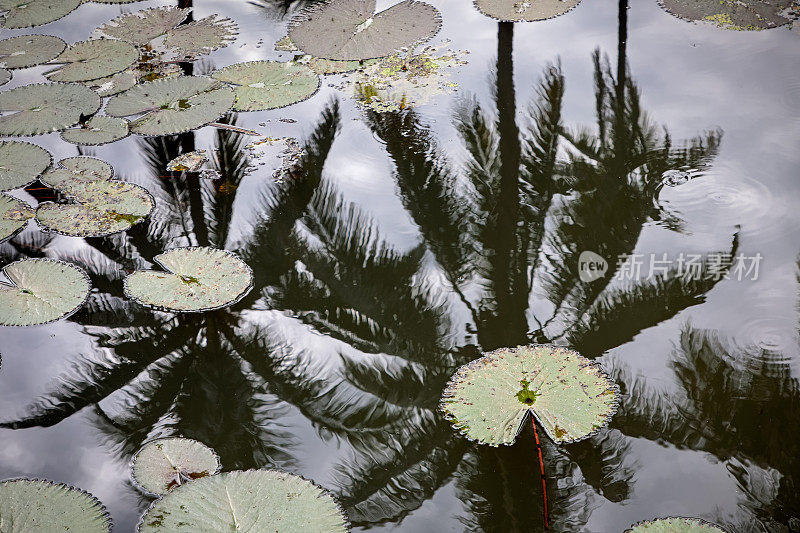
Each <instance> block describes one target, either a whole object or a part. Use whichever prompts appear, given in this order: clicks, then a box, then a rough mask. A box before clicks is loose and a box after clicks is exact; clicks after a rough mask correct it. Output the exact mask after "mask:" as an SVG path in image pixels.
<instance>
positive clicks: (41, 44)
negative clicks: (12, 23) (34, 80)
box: [0, 35, 67, 69]
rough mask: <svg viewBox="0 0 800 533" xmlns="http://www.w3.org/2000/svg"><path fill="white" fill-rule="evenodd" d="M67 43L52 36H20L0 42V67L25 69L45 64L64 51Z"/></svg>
mask: <svg viewBox="0 0 800 533" xmlns="http://www.w3.org/2000/svg"><path fill="white" fill-rule="evenodd" d="M66 47H67V43H65V42H64V41H62V40H61V39H59V38H58V37H54V36H52V35H20V36H19V37H11V38H10V39H3V40H2V41H0V67H4V68H8V69H14V68H27V67H33V66H36V65H41V64H42V63H47V62H48V61H50V60H52V59H53V58H55V57H57V56H58V54H60V53H61V52H63V51H64V48H66Z"/></svg>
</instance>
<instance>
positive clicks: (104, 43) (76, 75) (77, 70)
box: [45, 39, 139, 81]
mask: <svg viewBox="0 0 800 533" xmlns="http://www.w3.org/2000/svg"><path fill="white" fill-rule="evenodd" d="M137 59H139V50H137V49H136V47H135V46H133V45H132V44H130V43H127V42H125V41H116V40H113V39H92V40H90V41H81V42H79V43H75V44H73V45H72V46H70V47H69V48H67V49H66V50H64V52H63V53H62V54H61V55H60V56H58V57H57V58H56V59H55V62H56V63H63V65H61V66H59V67H58V68H57V69H56V70H52V71H50V72H48V73H46V74H45V75H46V76H47V77H48V78H49V79H51V80H53V81H87V80H96V79H98V78H104V77H107V76H111V75H112V74H116V73H117V72H121V71H123V70H125V69H126V68H128V67H129V66H131V65H133V64H134V63H135V62H136V60H137Z"/></svg>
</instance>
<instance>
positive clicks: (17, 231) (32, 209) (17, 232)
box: [0, 192, 36, 264]
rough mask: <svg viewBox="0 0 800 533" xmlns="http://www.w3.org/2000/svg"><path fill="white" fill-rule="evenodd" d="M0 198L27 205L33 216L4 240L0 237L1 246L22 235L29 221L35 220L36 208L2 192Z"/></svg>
mask: <svg viewBox="0 0 800 533" xmlns="http://www.w3.org/2000/svg"><path fill="white" fill-rule="evenodd" d="M0 196H8V197H9V198H13V199H14V200H16V201H18V202H21V203H23V204H25V205H27V206H28V207H29V208H30V210H31V211H33V216H32V217H30V218H29V219H27V220H26V221H25V223H24V224H23V225H22V226H20V227H19V228H17V229H16V231H14V232H13V233H11V234H10V235H8V236H7V237H5V238H2V237H0V244H2V243H4V242H8V241H10V240H11V239H13V238H14V237H16V236H17V235H19V234H20V233H22V232H23V231H24V230H25V228H27V227H28V224H30V221H31V220H33V219H35V218H36V208H35V207H33V206H32V205H30V204H29V203H28V202H26V201H25V200H20V199H19V198H17V197H16V196H11V195H10V194H6V193H4V192H0ZM9 264H10V263H9Z"/></svg>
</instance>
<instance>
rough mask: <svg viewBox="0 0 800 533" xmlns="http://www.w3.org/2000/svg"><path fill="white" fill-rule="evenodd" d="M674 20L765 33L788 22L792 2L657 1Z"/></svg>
mask: <svg viewBox="0 0 800 533" xmlns="http://www.w3.org/2000/svg"><path fill="white" fill-rule="evenodd" d="M660 3H661V5H662V6H663V7H664V9H665V10H667V11H668V12H669V13H672V14H673V15H675V16H676V17H678V18H682V19H686V20H692V21H700V22H708V23H713V24H715V25H716V26H717V27H719V28H724V29H726V30H738V31H743V30H765V29H769V28H776V27H778V26H784V25H786V24H789V23H790V22H792V19H791V18H790V16H791V7H792V0H768V1H765V0H737V1H735V2H733V1H730V0H725V1H720V0H661V2H660Z"/></svg>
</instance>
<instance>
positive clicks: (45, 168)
mask: <svg viewBox="0 0 800 533" xmlns="http://www.w3.org/2000/svg"><path fill="white" fill-rule="evenodd" d="M1 142H5V143H9V144H13V143H21V144H31V145H33V146H36V147H37V148H41V149H42V150H44V151H45V152H47V155H48V156H49V157H50V162H48V163H47V166H46V167H44V170H42V171H41V172H40V173H39V175H38V176H36V177H35V178H33V179H32V180H31V181H29V182H28V183H26V184H25V185H21V186H19V187H15V188H14V189H8V190H7V191H15V190H17V189H24V188H25V187H27V186H28V185H30V184H31V183H33V182H34V181H36V180H38V179H39V178H41V177H42V176H43V175H44V173H45V172H47V171H48V170H50V168H52V166H53V154H51V153H50V150H48V149H47V148H45V147H43V146H40V145H38V144H36V143H32V142H28V141H21V140H19V139H17V138H14V139H9V138H0V143H1ZM95 159H97V158H95ZM7 191H3V190H2V189H0V192H7ZM34 211H35V209H34Z"/></svg>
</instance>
